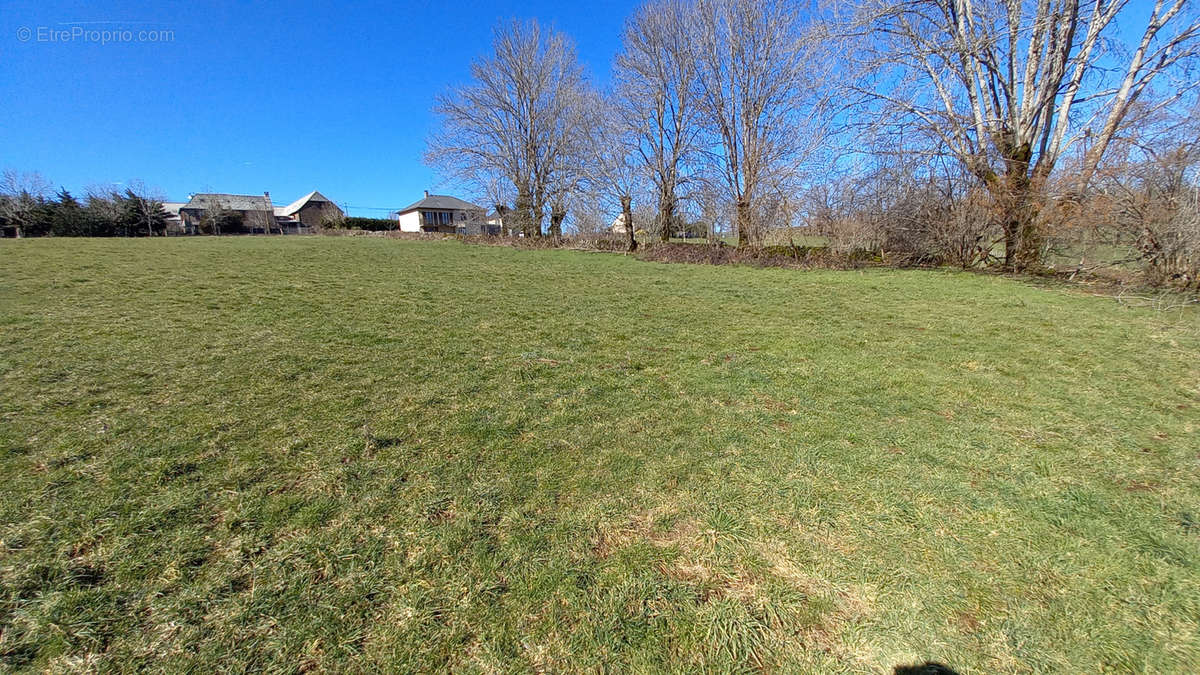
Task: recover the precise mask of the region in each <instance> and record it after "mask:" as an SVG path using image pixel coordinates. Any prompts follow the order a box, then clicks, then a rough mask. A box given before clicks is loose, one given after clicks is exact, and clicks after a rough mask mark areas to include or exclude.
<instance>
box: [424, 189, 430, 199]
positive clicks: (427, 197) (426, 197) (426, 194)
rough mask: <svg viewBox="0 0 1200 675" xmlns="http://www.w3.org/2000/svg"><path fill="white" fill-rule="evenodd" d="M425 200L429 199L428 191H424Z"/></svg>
mask: <svg viewBox="0 0 1200 675" xmlns="http://www.w3.org/2000/svg"><path fill="white" fill-rule="evenodd" d="M425 199H429V190H426V191H425Z"/></svg>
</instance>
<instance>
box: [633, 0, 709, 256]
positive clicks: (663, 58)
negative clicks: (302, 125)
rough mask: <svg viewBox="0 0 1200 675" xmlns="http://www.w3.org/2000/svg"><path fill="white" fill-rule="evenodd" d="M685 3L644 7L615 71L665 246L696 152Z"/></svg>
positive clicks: (660, 1)
mask: <svg viewBox="0 0 1200 675" xmlns="http://www.w3.org/2000/svg"><path fill="white" fill-rule="evenodd" d="M691 12H692V9H691V6H690V5H689V4H688V3H687V2H685V1H684V0H657V1H654V2H651V3H649V4H646V5H643V6H642V7H641V8H639V9H638V10H637V12H636V13H635V14H634V15H633V17H632V18H631V19H630V20H629V21H628V22H626V24H625V31H624V33H623V36H622V46H621V52H620V53H619V54H618V55H617V59H616V64H615V67H614V72H613V79H614V82H615V85H614V95H615V98H616V100H617V102H618V105H619V109H620V111H621V113H622V119H623V120H624V122H625V124H626V125H627V126H629V127H630V128H631V129H632V130H634V132H635V135H636V140H637V152H638V156H639V157H640V159H641V163H642V165H643V169H644V171H645V172H646V174H647V177H648V178H649V180H650V182H651V183H652V184H653V186H654V189H655V192H656V193H657V197H658V215H657V221H658V231H659V236H660V238H661V239H662V241H667V239H668V238H669V237H670V235H671V231H672V229H674V228H675V227H676V225H677V221H678V219H679V215H678V214H679V208H678V201H679V195H678V189H679V188H680V187H681V186H683V185H684V184H685V183H686V182H687V181H688V178H689V176H688V170H689V167H690V165H691V162H692V160H694V159H695V155H696V154H697V152H698V149H699V148H698V143H699V133H700V124H699V119H698V113H699V106H697V105H696V101H695V98H694V95H693V94H694V87H695V85H696V55H695V53H694V49H693V47H694V46H693V44H692V41H691V36H690V35H689V31H688V22H689V21H690V20H691Z"/></svg>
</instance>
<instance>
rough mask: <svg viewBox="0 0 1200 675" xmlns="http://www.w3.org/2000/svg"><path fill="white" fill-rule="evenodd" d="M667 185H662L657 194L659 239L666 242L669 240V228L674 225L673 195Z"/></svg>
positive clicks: (672, 191)
mask: <svg viewBox="0 0 1200 675" xmlns="http://www.w3.org/2000/svg"><path fill="white" fill-rule="evenodd" d="M673 193H674V190H672V189H671V188H670V187H668V186H665V185H664V186H663V189H662V192H661V193H660V194H659V195H658V223H659V232H658V238H659V241H662V242H663V243H666V242H668V241H670V240H671V228H673V227H674V226H675V195H674V194H673Z"/></svg>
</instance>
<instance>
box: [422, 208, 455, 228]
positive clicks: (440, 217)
mask: <svg viewBox="0 0 1200 675" xmlns="http://www.w3.org/2000/svg"><path fill="white" fill-rule="evenodd" d="M452 222H454V218H453V216H452V215H451V213H450V212H449V211H422V212H421V223H422V224H423V225H449V224H450V223H452Z"/></svg>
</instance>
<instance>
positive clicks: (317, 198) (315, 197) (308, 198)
mask: <svg viewBox="0 0 1200 675" xmlns="http://www.w3.org/2000/svg"><path fill="white" fill-rule="evenodd" d="M309 202H327V203H329V204H333V202H332V201H330V200H328V199H326V198H325V195H323V194H321V193H320V192H317V191H316V190H313V191H312V192H310V193H308V194H306V195H304V196H303V197H301V198H300V199H297V200H296V201H294V202H292V203H291V204H288V205H287V206H285V207H283V208H282V209H280V208H279V207H276V208H275V212H276V213H278V214H279V215H283V216H290V215H292V214H293V213H295V212H297V211H299V210H300V209H302V208H304V205H305V204H307V203H309ZM338 210H339V211H340V210H341V209H338Z"/></svg>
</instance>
